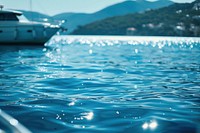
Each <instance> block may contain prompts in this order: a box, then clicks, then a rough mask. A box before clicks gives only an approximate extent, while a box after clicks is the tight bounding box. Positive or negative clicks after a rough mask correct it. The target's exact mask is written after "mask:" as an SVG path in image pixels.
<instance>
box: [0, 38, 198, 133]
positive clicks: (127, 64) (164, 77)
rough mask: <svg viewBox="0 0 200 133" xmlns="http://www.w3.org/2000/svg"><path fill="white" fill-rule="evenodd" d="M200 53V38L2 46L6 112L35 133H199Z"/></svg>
mask: <svg viewBox="0 0 200 133" xmlns="http://www.w3.org/2000/svg"><path fill="white" fill-rule="evenodd" d="M199 53H200V39H199V38H170V37H167V38H165V37H111V36H110V37H109V36H106V37H103V36H85V37H84V36H56V37H54V38H53V39H52V40H51V41H50V42H49V43H48V44H47V47H20V46H19V47H14V46H13V47H5V46H4V47H2V46H1V48H0V108H1V109H3V110H4V111H6V112H7V113H9V114H10V115H12V116H14V117H15V118H16V119H17V120H19V121H20V122H21V123H22V124H24V125H25V126H26V127H28V128H29V129H30V130H31V131H33V132H130V133H132V132H137V133H143V132H155V133H158V132H162V133H169V132H170V133H171V132H176V133H188V132H190V133H199V131H198V130H199V129H198V127H200V126H199V116H200V113H199V112H200V104H199V99H200V95H199V94H200V87H199V86H200V67H199V66H200V54H199Z"/></svg>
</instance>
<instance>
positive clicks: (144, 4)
mask: <svg viewBox="0 0 200 133" xmlns="http://www.w3.org/2000/svg"><path fill="white" fill-rule="evenodd" d="M171 4H173V2H171V1H169V0H158V1H155V2H149V1H146V0H136V1H125V2H122V3H118V4H115V5H112V6H109V7H107V8H104V9H102V10H100V11H98V12H95V13H92V14H85V13H62V14H58V15H55V16H54V19H59V20H67V23H66V24H65V27H67V28H68V29H69V32H71V31H73V30H74V29H76V28H77V27H78V26H81V25H85V24H88V23H91V22H94V21H97V20H102V19H105V18H108V17H113V16H120V15H125V14H129V13H135V12H144V11H146V10H149V9H157V8H161V7H165V6H169V5H171Z"/></svg>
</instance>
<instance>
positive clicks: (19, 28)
mask: <svg viewBox="0 0 200 133" xmlns="http://www.w3.org/2000/svg"><path fill="white" fill-rule="evenodd" d="M2 8H3V6H0V45H9V44H14V45H17V44H19V45H44V44H45V43H46V42H47V41H48V40H49V39H50V38H51V37H52V36H53V35H54V34H55V33H56V32H57V31H58V30H60V29H61V26H60V25H53V24H50V23H41V22H33V21H28V19H26V18H25V16H24V15H23V14H22V12H18V11H11V10H3V9H2Z"/></svg>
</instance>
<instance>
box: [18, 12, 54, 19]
mask: <svg viewBox="0 0 200 133" xmlns="http://www.w3.org/2000/svg"><path fill="white" fill-rule="evenodd" d="M19 11H20V12H23V14H24V16H26V18H27V19H28V20H33V21H44V19H49V20H52V19H53V18H52V17H50V16H48V15H45V14H42V13H39V12H31V11H25V10H19Z"/></svg>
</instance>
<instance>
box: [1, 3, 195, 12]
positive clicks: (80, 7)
mask: <svg viewBox="0 0 200 133" xmlns="http://www.w3.org/2000/svg"><path fill="white" fill-rule="evenodd" d="M14 1H15V2H14ZM31 1H32V4H30V3H31ZM123 1H125V0H0V5H4V8H5V9H23V10H29V11H30V10H32V11H37V12H41V13H44V14H47V15H50V16H53V15H56V14H59V13H63V12H82V13H93V12H96V11H99V10H101V9H103V8H105V7H107V6H110V5H113V4H116V3H120V2H123ZM149 1H155V0H149ZM171 1H173V2H177V3H185V2H192V1H194V0H171ZM30 5H32V6H30Z"/></svg>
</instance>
